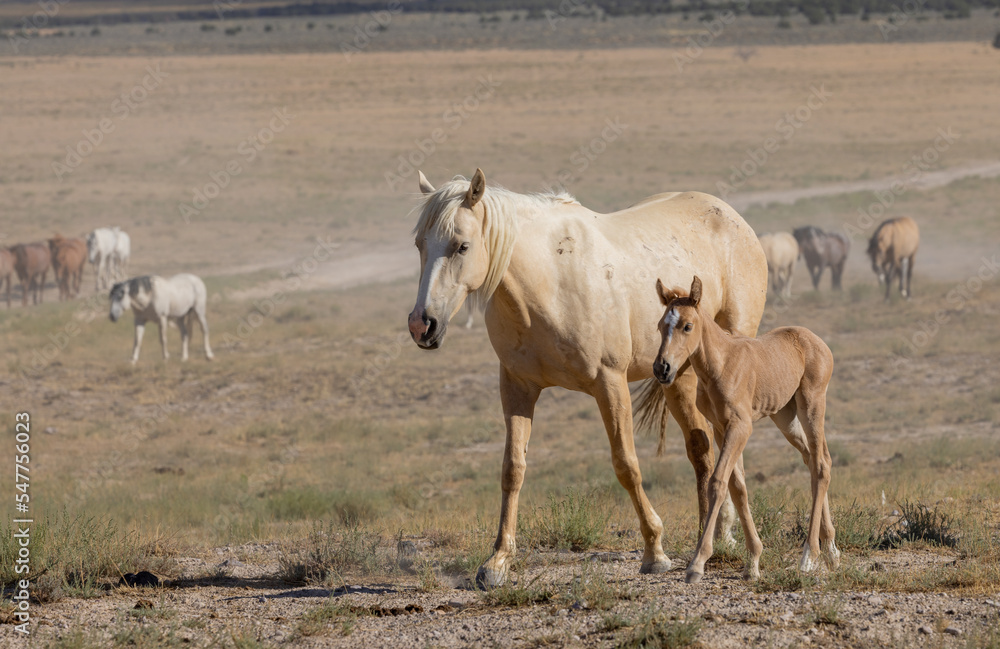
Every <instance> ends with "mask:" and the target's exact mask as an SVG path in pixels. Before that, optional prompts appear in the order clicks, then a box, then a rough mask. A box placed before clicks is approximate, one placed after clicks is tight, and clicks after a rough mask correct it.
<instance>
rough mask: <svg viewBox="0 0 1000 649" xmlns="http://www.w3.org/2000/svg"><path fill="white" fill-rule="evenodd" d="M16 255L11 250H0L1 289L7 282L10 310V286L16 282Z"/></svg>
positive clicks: (8, 306)
mask: <svg viewBox="0 0 1000 649" xmlns="http://www.w3.org/2000/svg"><path fill="white" fill-rule="evenodd" d="M14 264H15V259H14V253H13V252H11V251H10V249H9V248H0V288H2V287H3V283H4V280H6V281H7V308H8V309H9V308H10V285H11V283H12V282H13V281H14V274H15V271H14Z"/></svg>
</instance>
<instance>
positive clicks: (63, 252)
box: [49, 234, 87, 300]
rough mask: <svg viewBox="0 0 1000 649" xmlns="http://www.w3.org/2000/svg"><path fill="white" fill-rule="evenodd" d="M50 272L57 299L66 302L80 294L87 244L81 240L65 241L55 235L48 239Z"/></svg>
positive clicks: (58, 235) (60, 236)
mask: <svg viewBox="0 0 1000 649" xmlns="http://www.w3.org/2000/svg"><path fill="white" fill-rule="evenodd" d="M49 252H50V254H51V256H52V272H53V274H54V275H55V279H56V284H57V285H58V286H59V299H60V300H68V299H70V298H72V297H75V296H76V295H78V294H79V293H80V282H81V280H82V278H83V268H84V266H85V265H86V263H87V243H86V242H85V241H84V240H83V239H65V238H63V236H62V235H60V234H56V235H55V236H54V237H53V238H51V239H49Z"/></svg>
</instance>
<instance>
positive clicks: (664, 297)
mask: <svg viewBox="0 0 1000 649" xmlns="http://www.w3.org/2000/svg"><path fill="white" fill-rule="evenodd" d="M656 294H657V295H659V296H660V302H662V303H663V306H669V304H670V303H671V302H673V301H674V300H676V299H677V293H675V292H673V291H671V290H670V289H668V288H667V287H666V286H664V285H663V281H662V280H660V279H657V280H656Z"/></svg>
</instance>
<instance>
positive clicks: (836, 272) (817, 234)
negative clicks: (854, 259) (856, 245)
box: [792, 225, 851, 290]
mask: <svg viewBox="0 0 1000 649" xmlns="http://www.w3.org/2000/svg"><path fill="white" fill-rule="evenodd" d="M792 234H794V235H795V240H796V241H798V242H799V251H800V253H801V255H802V256H803V257H805V259H806V266H807V267H808V268H809V275H810V276H811V277H812V282H813V288H814V289H816V290H819V278H820V277H821V276H822V275H823V269H824V268H827V267H829V268H830V274H831V275H832V276H833V288H835V289H837V290H840V277H841V275H843V274H844V264H845V263H847V253H848V252H850V250H851V240H850V239H848V238H847V237H846V236H845V235H843V234H840V233H839V232H838V233H831V232H823V231H822V230H820V229H819V228H817V227H815V226H812V225H807V226H805V227H801V228H795V230H794V232H792Z"/></svg>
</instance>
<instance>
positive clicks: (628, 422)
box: [593, 370, 671, 574]
mask: <svg viewBox="0 0 1000 649" xmlns="http://www.w3.org/2000/svg"><path fill="white" fill-rule="evenodd" d="M593 395H594V399H596V400H597V405H598V407H599V408H600V410H601V418H602V419H604V427H605V429H607V433H608V442H610V444H611V463H612V465H613V466H614V469H615V476H617V478H618V482H620V483H621V485H622V486H623V487H625V490H626V491H628V495H629V497H630V498H631V499H632V506H633V507H635V512H636V514H638V515H639V530H640V531H641V532H642V538H643V541H645V549H644V551H643V554H642V567H641V568H640V569H639V572H640V573H643V574H650V573H652V574H656V573H661V572H666V571H668V570H670V567H671V563H670V559H669V558H667V555H666V554H665V553H664V552H663V523H662V522H661V521H660V517H659V516H658V515H657V514H656V510H655V509H653V506H652V505H651V504H650V503H649V498H647V497H646V492H645V491H644V490H643V488H642V472H641V471H640V470H639V458H637V457H636V455H635V440H634V437H633V429H632V397H631V396H630V395H629V390H628V380H627V378H626V377H625V375H624V374H622V373H619V372H615V371H613V370H605V371H604V372H602V373H601V374H600V375H599V376H598V384H597V385H596V386H594V392H593Z"/></svg>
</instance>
